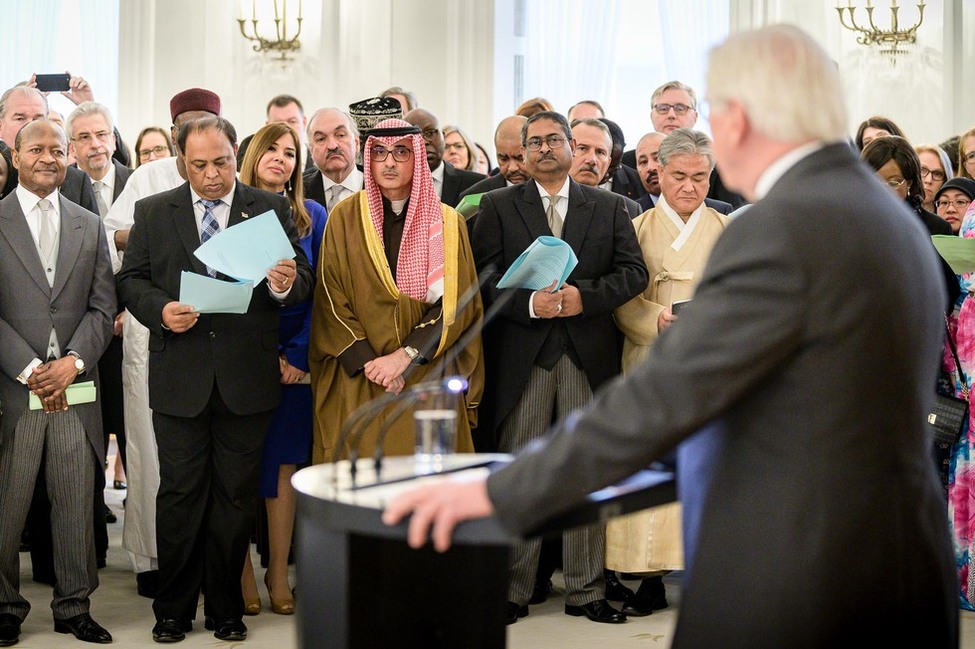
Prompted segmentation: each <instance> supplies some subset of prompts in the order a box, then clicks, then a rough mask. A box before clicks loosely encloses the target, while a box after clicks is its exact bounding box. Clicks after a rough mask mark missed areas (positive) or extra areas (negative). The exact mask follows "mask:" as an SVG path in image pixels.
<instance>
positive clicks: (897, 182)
mask: <svg viewBox="0 0 975 649" xmlns="http://www.w3.org/2000/svg"><path fill="white" fill-rule="evenodd" d="M880 182H882V183H883V184H885V185H887V186H888V187H890V188H891V189H897V188H898V187H900V186H901V185H903V184H904V183H906V182H907V178H901V179H900V180H894V179H893V178H890V179H888V180H881V181H880Z"/></svg>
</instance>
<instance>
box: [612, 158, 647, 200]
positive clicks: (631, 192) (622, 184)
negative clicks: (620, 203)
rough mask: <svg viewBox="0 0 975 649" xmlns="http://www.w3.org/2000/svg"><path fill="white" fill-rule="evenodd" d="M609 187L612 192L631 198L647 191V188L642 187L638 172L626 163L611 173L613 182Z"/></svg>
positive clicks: (635, 198)
mask: <svg viewBox="0 0 975 649" xmlns="http://www.w3.org/2000/svg"><path fill="white" fill-rule="evenodd" d="M610 188H611V189H612V191H613V193H615V194H619V195H620V196H626V197H627V198H630V199H633V200H637V199H638V198H640V197H641V196H643V195H644V194H646V193H647V190H646V189H644V188H643V183H642V182H640V174H639V173H637V170H636V169H634V168H633V167H628V166H626V165H623V166H621V167H620V168H619V169H617V170H616V173H615V174H613V184H612V185H611V186H610Z"/></svg>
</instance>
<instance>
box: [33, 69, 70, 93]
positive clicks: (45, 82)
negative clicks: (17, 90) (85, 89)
mask: <svg viewBox="0 0 975 649" xmlns="http://www.w3.org/2000/svg"><path fill="white" fill-rule="evenodd" d="M34 81H36V82H37V89H38V90H40V91H41V92H60V91H62V90H63V91H67V90H70V89H71V85H70V82H71V77H70V76H68V75H67V74H66V73H64V72H62V73H61V74H37V75H34Z"/></svg>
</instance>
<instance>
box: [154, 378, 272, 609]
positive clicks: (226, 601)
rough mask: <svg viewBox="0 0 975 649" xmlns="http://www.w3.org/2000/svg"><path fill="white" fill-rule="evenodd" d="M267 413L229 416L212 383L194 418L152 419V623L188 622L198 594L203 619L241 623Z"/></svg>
mask: <svg viewBox="0 0 975 649" xmlns="http://www.w3.org/2000/svg"><path fill="white" fill-rule="evenodd" d="M273 412H274V411H273V410H270V411H267V412H262V413H258V414H254V415H238V414H236V413H233V412H231V411H230V409H229V408H228V407H227V405H226V404H225V403H224V401H223V398H222V397H221V396H220V391H219V389H218V388H217V386H216V384H214V386H213V391H212V393H211V396H210V401H209V403H208V404H207V406H206V407H205V408H204V409H203V411H202V412H201V413H200V414H198V415H197V416H195V417H174V416H171V415H164V414H161V413H159V412H153V414H152V423H153V427H154V428H155V433H156V445H157V446H158V449H159V494H158V495H157V496H156V538H157V544H158V551H159V592H158V594H157V595H156V599H155V601H154V602H153V605H152V608H153V612H154V613H155V615H156V619H157V620H159V619H163V618H176V619H181V620H192V619H194V618H195V616H196V607H197V602H198V600H199V595H200V586H201V585H202V586H203V587H204V588H205V592H206V600H205V603H204V607H203V611H204V615H206V616H209V617H213V618H217V619H222V618H235V619H240V617H241V616H242V615H243V612H244V600H243V596H242V594H241V590H240V575H241V572H242V571H243V569H244V556H245V553H246V552H247V551H248V550H249V542H250V535H251V530H252V529H253V526H254V511H255V508H256V506H257V501H258V478H259V474H260V463H261V448H262V445H263V442H264V435H265V433H266V432H267V429H268V426H269V425H270V423H271V416H272V414H273Z"/></svg>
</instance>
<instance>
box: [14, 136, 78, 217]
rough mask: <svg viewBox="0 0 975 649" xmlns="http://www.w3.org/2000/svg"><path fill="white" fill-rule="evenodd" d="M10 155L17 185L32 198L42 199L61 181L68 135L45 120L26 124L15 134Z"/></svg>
mask: <svg viewBox="0 0 975 649" xmlns="http://www.w3.org/2000/svg"><path fill="white" fill-rule="evenodd" d="M14 144H15V146H14V150H13V152H12V158H13V164H14V166H15V167H16V168H17V174H18V182H19V183H20V185H21V186H22V187H24V189H26V190H27V191H29V192H31V193H32V194H34V195H35V196H38V197H40V198H44V197H45V196H48V195H50V194H51V193H52V192H54V191H55V190H56V189H57V188H58V187H60V186H61V184H62V183H63V182H64V175H65V173H66V169H67V158H68V136H67V135H65V133H64V129H63V128H61V127H60V126H58V125H57V124H55V123H54V122H52V121H50V120H48V119H40V120H36V121H33V122H30V123H28V124H25V125H24V126H23V128H21V129H20V131H19V132H18V133H17V137H16V138H15V139H14Z"/></svg>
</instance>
